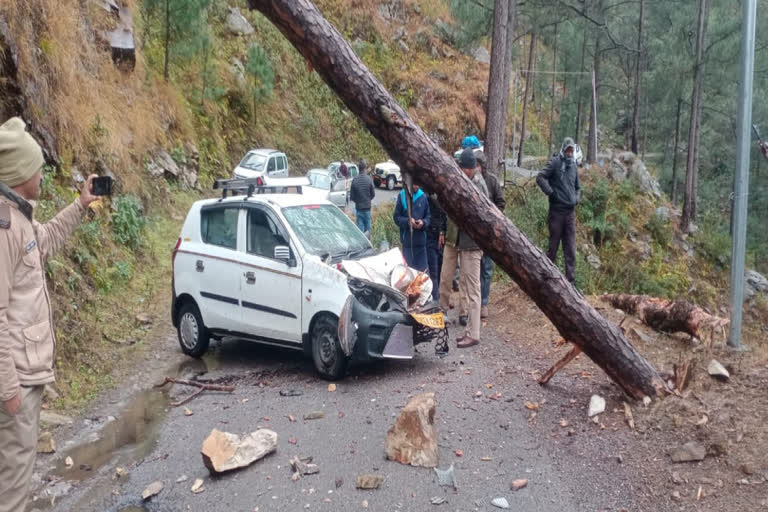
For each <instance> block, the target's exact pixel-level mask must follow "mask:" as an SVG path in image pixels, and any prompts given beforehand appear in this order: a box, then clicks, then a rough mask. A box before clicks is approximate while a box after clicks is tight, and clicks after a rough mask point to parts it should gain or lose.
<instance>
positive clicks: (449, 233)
mask: <svg viewBox="0 0 768 512" xmlns="http://www.w3.org/2000/svg"><path fill="white" fill-rule="evenodd" d="M459 167H460V168H461V170H462V171H463V172H464V174H465V175H466V176H467V178H469V179H470V180H471V181H472V184H473V185H474V186H475V188H477V190H478V192H480V193H481V194H482V195H484V196H488V187H487V186H486V184H485V180H483V177H482V175H481V174H480V173H479V172H477V159H476V158H475V153H474V151H472V149H469V148H468V149H465V150H464V151H462V152H461V156H460V157H459ZM459 255H461V272H459V294H460V296H461V304H462V310H464V311H466V312H467V315H468V319H467V326H466V329H465V331H464V335H463V336H461V337H460V338H458V339H457V340H456V346H457V347H458V348H467V347H471V346H474V345H477V344H478V343H480V260H481V259H482V257H483V251H481V250H480V248H479V247H478V246H477V244H476V243H475V241H474V240H472V238H471V237H470V236H469V235H467V234H466V233H464V232H462V231H461V230H459V228H458V226H456V224H455V223H454V222H453V220H452V219H448V226H447V229H446V235H445V252H444V253H443V270H442V275H441V276H440V308H441V309H442V310H443V311H448V308H449V301H450V296H451V283H452V281H453V275H454V273H455V272H456V266H457V262H458V260H459Z"/></svg>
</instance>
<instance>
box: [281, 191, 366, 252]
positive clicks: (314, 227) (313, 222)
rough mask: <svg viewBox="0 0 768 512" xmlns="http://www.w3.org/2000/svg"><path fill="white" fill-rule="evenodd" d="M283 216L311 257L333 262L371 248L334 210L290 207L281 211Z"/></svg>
mask: <svg viewBox="0 0 768 512" xmlns="http://www.w3.org/2000/svg"><path fill="white" fill-rule="evenodd" d="M283 215H284V216H285V219H286V220H287V221H288V224H290V226H291V227H292V228H293V230H294V231H295V232H296V236H297V237H298V238H299V241H300V242H301V244H302V245H303V246H304V248H305V249H306V250H307V252H309V253H311V254H315V255H317V256H325V255H330V256H331V257H333V258H334V259H336V258H340V257H350V256H354V253H358V252H363V251H365V250H367V249H369V248H370V247H371V244H370V243H369V242H368V239H367V238H365V235H363V234H362V233H361V232H360V230H359V229H357V226H355V225H354V224H353V223H352V221H351V220H349V218H348V217H347V216H346V215H344V214H343V213H342V212H341V210H339V209H338V208H337V207H336V206H333V205H330V204H327V205H304V206H292V207H289V208H283Z"/></svg>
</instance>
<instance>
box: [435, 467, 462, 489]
mask: <svg viewBox="0 0 768 512" xmlns="http://www.w3.org/2000/svg"><path fill="white" fill-rule="evenodd" d="M435 474H436V475H437V484H438V485H439V486H441V487H453V488H454V489H457V488H458V486H457V485H456V474H455V473H454V471H453V464H451V465H450V467H449V468H448V469H438V468H435Z"/></svg>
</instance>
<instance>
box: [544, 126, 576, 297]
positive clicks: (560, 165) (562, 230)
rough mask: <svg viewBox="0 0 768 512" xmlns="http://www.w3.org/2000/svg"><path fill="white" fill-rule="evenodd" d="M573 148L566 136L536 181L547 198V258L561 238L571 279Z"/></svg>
mask: <svg viewBox="0 0 768 512" xmlns="http://www.w3.org/2000/svg"><path fill="white" fill-rule="evenodd" d="M575 148H576V145H575V143H574V142H573V139H571V138H570V137H566V138H565V140H563V146H562V148H561V149H560V153H559V154H558V155H555V156H553V157H552V159H551V160H550V161H549V163H548V164H547V165H546V166H545V167H544V168H543V169H542V170H541V172H539V175H538V176H537V177H536V184H538V185H539V188H541V190H542V191H543V192H544V193H545V194H546V195H547V196H548V197H549V216H548V217H547V224H548V226H549V249H548V250H547V257H548V258H549V259H550V260H552V262H553V263H554V262H555V261H556V259H557V250H558V249H559V247H560V241H561V240H562V242H563V256H564V257H565V277H566V279H568V281H569V282H570V283H573V280H574V267H575V266H576V227H575V224H576V213H575V209H576V205H577V204H579V199H580V198H581V187H580V185H579V168H578V166H577V165H576V160H575V159H574V157H573V152H574V150H575Z"/></svg>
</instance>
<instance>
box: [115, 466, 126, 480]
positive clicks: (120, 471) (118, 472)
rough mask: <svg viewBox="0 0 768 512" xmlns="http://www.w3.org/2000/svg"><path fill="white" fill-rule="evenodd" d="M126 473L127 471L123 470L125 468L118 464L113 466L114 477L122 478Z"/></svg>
mask: <svg viewBox="0 0 768 512" xmlns="http://www.w3.org/2000/svg"><path fill="white" fill-rule="evenodd" d="M127 474H128V472H127V471H126V470H125V468H121V467H119V466H118V467H117V468H115V476H114V479H115V480H117V479H118V478H123V477H124V476H125V475H127Z"/></svg>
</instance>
